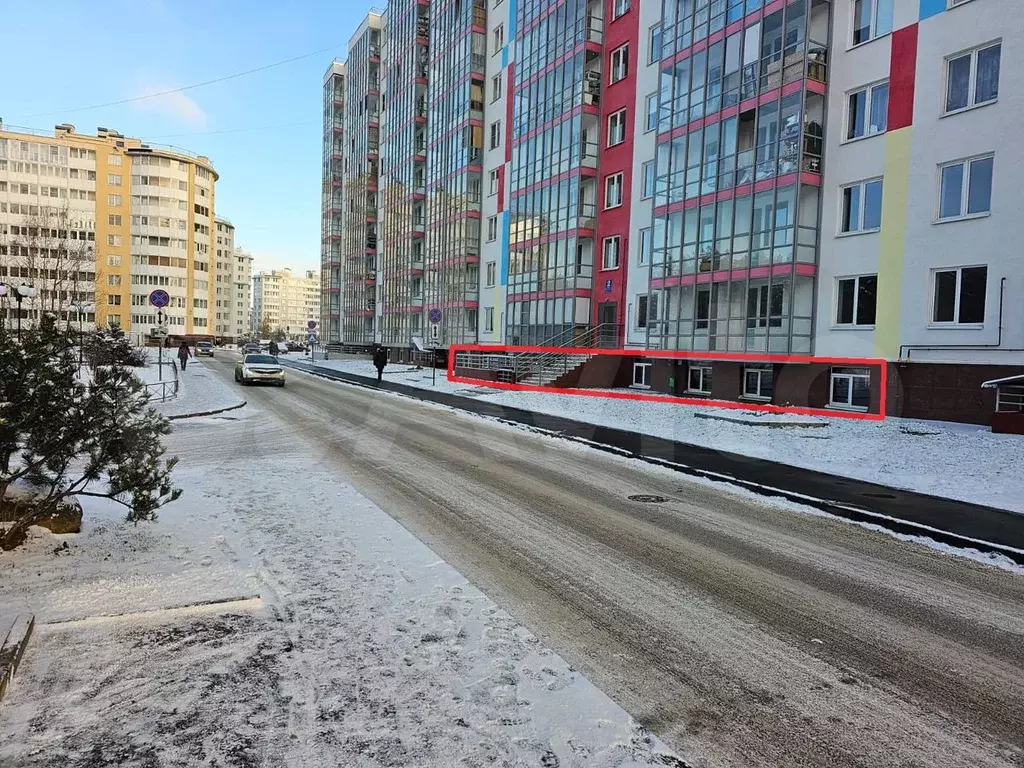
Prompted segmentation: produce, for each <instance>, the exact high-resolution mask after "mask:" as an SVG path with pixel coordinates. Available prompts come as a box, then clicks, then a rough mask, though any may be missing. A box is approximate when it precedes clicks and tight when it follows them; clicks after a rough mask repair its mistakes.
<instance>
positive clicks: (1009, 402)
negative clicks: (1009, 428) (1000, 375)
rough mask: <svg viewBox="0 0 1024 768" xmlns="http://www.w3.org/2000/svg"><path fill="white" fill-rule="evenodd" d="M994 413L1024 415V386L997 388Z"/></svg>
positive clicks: (1004, 385)
mask: <svg viewBox="0 0 1024 768" xmlns="http://www.w3.org/2000/svg"><path fill="white" fill-rule="evenodd" d="M996 413H1024V385H1020V386H1017V385H1007V384H1003V385H1002V386H1000V387H999V388H997V389H996Z"/></svg>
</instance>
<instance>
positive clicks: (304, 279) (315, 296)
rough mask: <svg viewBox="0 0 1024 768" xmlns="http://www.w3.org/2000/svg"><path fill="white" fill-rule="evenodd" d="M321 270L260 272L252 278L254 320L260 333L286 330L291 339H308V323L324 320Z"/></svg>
mask: <svg viewBox="0 0 1024 768" xmlns="http://www.w3.org/2000/svg"><path fill="white" fill-rule="evenodd" d="M320 290H321V285H320V273H319V272H318V271H316V270H307V271H306V272H304V273H302V274H301V275H294V274H292V271H291V270H290V269H273V270H270V271H264V272H259V273H257V274H255V275H253V278H252V311H253V323H254V325H255V327H256V329H257V331H258V332H260V333H262V330H265V329H268V328H269V330H270V331H277V330H278V329H280V330H282V331H284V332H285V333H286V334H287V336H288V338H290V339H294V340H296V341H302V340H305V338H306V335H307V333H308V331H307V323H308V322H309V321H310V320H314V321H316V322H318V323H319V321H320V296H321V294H320Z"/></svg>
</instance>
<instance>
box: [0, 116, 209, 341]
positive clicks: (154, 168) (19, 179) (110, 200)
mask: <svg viewBox="0 0 1024 768" xmlns="http://www.w3.org/2000/svg"><path fill="white" fill-rule="evenodd" d="M217 178H218V177H217V173H216V172H215V171H214V170H213V167H212V165H211V164H210V161H209V160H208V159H207V158H206V157H203V156H198V155H197V156H193V155H189V154H185V153H184V152H183V151H181V150H177V149H175V150H171V149H167V148H162V147H155V146H151V145H148V144H144V143H143V142H142V141H140V140H139V139H134V138H129V137H125V136H123V135H122V134H120V133H118V132H117V131H113V130H110V129H107V128H99V129H98V130H97V133H96V135H95V136H91V135H85V134H80V133H78V132H77V131H76V130H75V127H74V126H72V125H69V124H62V125H58V126H57V127H56V128H55V129H54V132H53V135H49V134H44V133H41V132H34V131H26V130H18V131H14V130H10V129H5V128H4V126H3V125H2V124H0V281H3V282H6V283H9V284H14V283H17V284H21V283H27V284H31V285H33V286H34V287H35V288H36V289H37V291H38V293H39V295H38V296H37V297H36V298H35V299H32V300H30V301H28V302H26V303H25V304H24V305H23V307H22V322H23V323H32V322H35V321H37V320H38V317H39V313H40V312H43V311H46V312H54V313H56V314H58V316H60V317H62V318H64V319H67V320H72V321H75V322H77V321H78V319H79V317H81V318H82V320H83V322H86V323H89V324H90V325H91V324H92V323H98V324H101V325H107V324H110V325H118V326H121V327H122V328H124V329H125V330H126V331H127V332H129V333H131V334H133V335H134V336H136V337H137V338H138V339H142V338H144V337H145V336H147V335H148V334H150V332H151V331H152V329H153V328H154V327H155V326H156V325H157V316H156V309H155V308H154V307H152V306H151V305H150V304H149V298H148V297H149V293H150V292H151V291H153V290H155V289H157V288H161V289H163V290H166V291H167V293H168V294H169V296H170V304H169V305H168V307H167V308H166V309H165V310H164V324H165V326H166V327H167V329H168V331H169V332H170V333H171V334H172V335H181V336H186V335H187V336H201V337H212V335H213V334H214V325H215V324H214V321H213V314H212V313H211V307H213V306H214V280H213V277H212V274H213V268H212V265H211V258H210V256H211V242H212V236H211V227H212V226H213V217H214V195H215V191H214V189H215V182H216V181H217ZM79 313H81V314H79ZM0 314H5V315H6V316H7V319H12V318H14V317H15V315H16V309H15V308H14V307H13V306H6V305H3V306H0Z"/></svg>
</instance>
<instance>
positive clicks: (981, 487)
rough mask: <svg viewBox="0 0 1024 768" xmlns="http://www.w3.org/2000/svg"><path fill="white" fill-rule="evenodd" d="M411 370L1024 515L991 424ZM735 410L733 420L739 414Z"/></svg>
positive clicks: (1003, 443)
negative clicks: (576, 390)
mask: <svg viewBox="0 0 1024 768" xmlns="http://www.w3.org/2000/svg"><path fill="white" fill-rule="evenodd" d="M317 365H320V366H326V367H330V368H333V369H335V370H341V371H345V372H348V373H354V374H359V375H364V376H376V373H375V371H374V369H373V366H372V364H371V363H370V362H369V361H368V360H354V359H346V360H331V361H327V362H323V361H319V360H318V361H317ZM411 367H412V366H407V365H389V366H388V368H387V369H386V370H385V374H384V375H385V378H386V379H387V380H389V381H395V382H400V383H402V384H408V385H409V386H414V387H422V388H424V389H436V390H438V391H443V392H451V393H454V394H460V395H465V396H469V397H473V398H474V399H477V400H488V401H490V402H494V403H500V404H503V405H508V406H513V407H516V408H523V409H526V410H530V411H538V412H541V413H548V414H552V415H555V416H563V417H565V418H570V419H575V420H577V421H582V422H586V423H589V424H595V425H600V426H608V427H614V428H617V429H628V430H633V431H638V432H642V433H644V434H648V435H654V436H656V437H663V438H667V439H671V440H679V441H681V442H685V443H692V444H695V445H700V446H704V447H707V448H715V449H718V450H722V451H729V452H731V453H738V454H742V455H744V456H753V457H757V458H763V459H771V460H772V461H778V462H782V463H784V464H791V465H793V466H798V467H805V468H807V469H814V470H818V471H821V472H828V473H830V474H835V475H841V476H844V477H851V478H855V479H858V480H866V481H869V482H874V483H881V484H882V485H888V486H891V487H894V488H904V489H908V490H913V491H920V492H922V493H930V494H933V495H938V496H945V497H948V498H951V499H960V500H962V501H969V502H974V503H977V504H987V505H990V506H993V507H999V508H1001V509H1008V510H1012V511H1014V512H1019V513H1022V514H1024V479H1022V475H1021V467H1024V439H1022V438H1020V437H1018V436H1014V435H995V434H992V432H991V431H990V430H989V429H988V427H980V426H976V425H970V424H953V423H948V422H935V421H918V420H914V419H895V418H890V419H886V420H885V421H883V422H865V421H859V420H851V419H838V418H837V419H827V422H828V424H827V426H825V427H819V428H814V429H806V428H802V429H801V428H793V429H780V428H766V427H763V426H755V425H747V424H736V423H731V422H727V421H721V420H715V419H706V418H695V416H696V415H697V414H708V413H709V411H716V410H719V411H720V410H721V409H709V408H702V407H700V406H688V405H677V404H674V403H658V402H653V401H652V402H641V401H637V400H617V399H610V398H603V397H588V396H578V395H571V394H564V395H563V394H549V393H542V392H517V391H510V390H497V389H494V388H490V387H486V386H474V385H472V384H459V383H454V382H449V381H447V380H446V378H445V376H446V374H445V372H443V371H438V376H437V384H436V386H432V385H431V382H430V370H429V369H423V370H421V371H410V370H409V369H410V368H411ZM730 413H731V414H732V415H733V416H734V417H735V415H736V414H737V413H741V412H737V411H730ZM783 418H785V417H783ZM800 420H801V421H802V422H803V421H813V419H807V418H806V417H800Z"/></svg>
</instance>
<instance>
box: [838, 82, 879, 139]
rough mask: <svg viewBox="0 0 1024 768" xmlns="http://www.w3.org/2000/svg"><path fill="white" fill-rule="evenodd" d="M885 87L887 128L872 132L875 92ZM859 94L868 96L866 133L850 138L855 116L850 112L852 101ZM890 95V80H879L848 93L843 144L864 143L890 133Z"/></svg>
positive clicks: (866, 100) (866, 103)
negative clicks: (874, 137)
mask: <svg viewBox="0 0 1024 768" xmlns="http://www.w3.org/2000/svg"><path fill="white" fill-rule="evenodd" d="M883 85H884V86H885V105H886V108H885V113H886V117H885V126H884V127H883V128H882V129H881V130H878V131H872V130H871V107H872V106H873V105H874V102H875V91H876V90H877V89H878V88H881V87H882V86H883ZM858 93H865V94H867V95H866V97H865V99H864V112H865V117H864V133H863V134H861V135H860V136H850V127H851V126H852V124H853V114H852V112H851V110H850V100H851V99H853V97H854V96H856V95H857V94H858ZM889 94H890V89H889V81H888V80H879V81H877V82H874V83H868V84H867V85H862V86H860V87H859V88H854V89H853V90H850V91H847V92H846V106H845V109H846V121H845V124H844V126H843V140H842V142H841V143H843V144H849V143H851V142H854V141H863V140H864V139H870V138H872V137H873V136H881V135H883V134H884V133H886V132H888V130H889Z"/></svg>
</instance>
